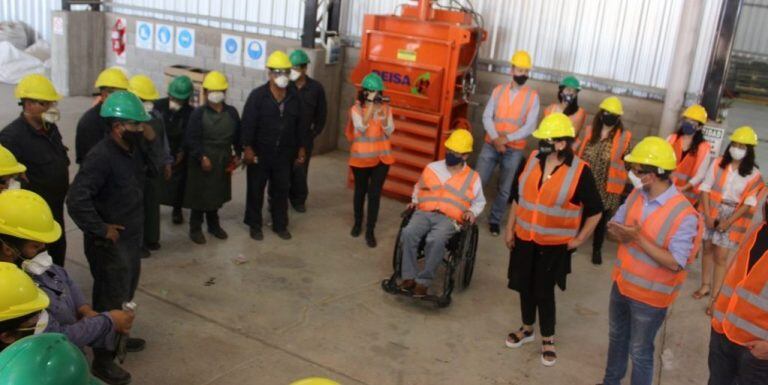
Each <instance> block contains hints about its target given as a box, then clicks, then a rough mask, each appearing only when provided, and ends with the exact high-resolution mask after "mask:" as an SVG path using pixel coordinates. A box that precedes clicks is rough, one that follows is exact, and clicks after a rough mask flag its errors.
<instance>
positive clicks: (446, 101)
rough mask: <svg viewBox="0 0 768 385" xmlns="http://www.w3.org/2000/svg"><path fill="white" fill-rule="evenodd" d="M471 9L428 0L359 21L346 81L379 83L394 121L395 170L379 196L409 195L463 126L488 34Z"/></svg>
mask: <svg viewBox="0 0 768 385" xmlns="http://www.w3.org/2000/svg"><path fill="white" fill-rule="evenodd" d="M478 17H479V16H478V15H477V14H476V13H474V11H472V10H471V9H468V8H463V9H458V8H453V9H441V8H437V7H433V0H419V1H418V4H417V5H405V6H403V8H402V14H401V15H399V16H397V15H366V16H365V21H364V23H363V34H362V47H361V51H360V61H359V63H358V65H357V67H356V68H355V69H354V71H353V72H352V75H351V78H350V80H351V81H352V83H354V84H355V85H356V86H357V87H358V89H359V87H360V83H361V82H362V79H363V77H365V75H367V74H369V73H371V72H376V73H378V74H379V76H381V78H382V79H383V80H384V85H385V87H386V90H385V91H384V95H385V96H388V97H389V98H390V105H391V107H392V112H393V116H394V120H395V132H394V134H393V135H392V138H391V141H392V149H393V153H394V157H395V160H396V162H395V164H394V165H392V167H391V168H390V170H389V175H388V176H387V180H386V182H385V184H384V192H385V193H386V194H387V195H389V196H395V197H410V195H411V193H412V192H413V185H414V183H416V181H417V180H418V179H419V176H420V174H421V171H422V169H423V168H424V167H425V166H426V165H427V164H428V163H429V162H432V161H434V160H436V159H439V158H441V157H442V156H443V155H444V148H443V142H444V141H445V139H446V137H447V136H448V134H449V132H450V130H452V129H453V128H454V127H456V126H457V125H458V126H460V125H464V126H466V127H467V128H469V123H468V121H467V119H466V118H467V112H468V111H467V110H468V100H467V99H468V97H469V95H470V94H471V93H472V92H474V85H475V68H474V67H475V62H476V59H477V55H478V50H479V48H480V43H481V42H482V41H484V40H485V38H486V37H487V33H486V32H485V30H483V29H482V27H481V26H479V25H478V23H477V22H476V20H477V19H475V18H478Z"/></svg>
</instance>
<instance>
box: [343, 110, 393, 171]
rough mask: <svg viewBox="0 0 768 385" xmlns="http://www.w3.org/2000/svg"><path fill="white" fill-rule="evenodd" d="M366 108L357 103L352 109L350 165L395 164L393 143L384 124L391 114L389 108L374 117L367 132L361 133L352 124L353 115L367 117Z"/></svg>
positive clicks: (348, 126)
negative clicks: (386, 132)
mask: <svg viewBox="0 0 768 385" xmlns="http://www.w3.org/2000/svg"><path fill="white" fill-rule="evenodd" d="M365 110H366V109H365V108H361V107H360V105H359V104H357V103H355V105H354V106H352V108H351V109H350V111H349V113H350V115H349V122H348V123H347V129H346V132H345V134H346V136H347V139H349V140H350V141H351V142H352V146H351V147H350V149H349V165H350V166H352V167H375V166H376V165H377V164H379V162H381V163H384V164H392V163H395V158H394V157H393V156H392V143H391V142H390V141H389V138H388V137H387V135H386V134H385V132H384V122H385V121H386V119H387V117H388V116H389V114H390V110H389V107H387V108H386V109H385V110H384V113H383V114H380V115H379V116H376V115H374V116H372V117H371V120H369V121H368V127H366V129H365V132H360V131H358V130H356V129H355V128H354V125H353V124H352V114H353V113H357V114H360V116H365Z"/></svg>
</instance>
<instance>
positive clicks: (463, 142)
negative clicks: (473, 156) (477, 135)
mask: <svg viewBox="0 0 768 385" xmlns="http://www.w3.org/2000/svg"><path fill="white" fill-rule="evenodd" d="M472 143H473V139H472V133H470V132H469V131H467V130H465V129H463V128H460V129H458V130H455V131H453V132H452V133H451V135H450V136H449V137H448V139H447V140H446V141H445V148H447V149H449V150H451V151H454V152H458V153H459V154H467V153H470V152H472Z"/></svg>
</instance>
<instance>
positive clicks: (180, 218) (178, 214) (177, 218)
mask: <svg viewBox="0 0 768 385" xmlns="http://www.w3.org/2000/svg"><path fill="white" fill-rule="evenodd" d="M171 218H172V219H173V224H175V225H180V224H182V223H184V214H183V213H182V211H181V207H174V208H173V213H172V214H171Z"/></svg>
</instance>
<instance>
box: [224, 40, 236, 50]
mask: <svg viewBox="0 0 768 385" xmlns="http://www.w3.org/2000/svg"><path fill="white" fill-rule="evenodd" d="M224 49H226V50H227V52H229V53H235V51H237V41H235V39H233V38H231V37H230V38H229V39H227V41H226V42H225V43H224Z"/></svg>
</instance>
